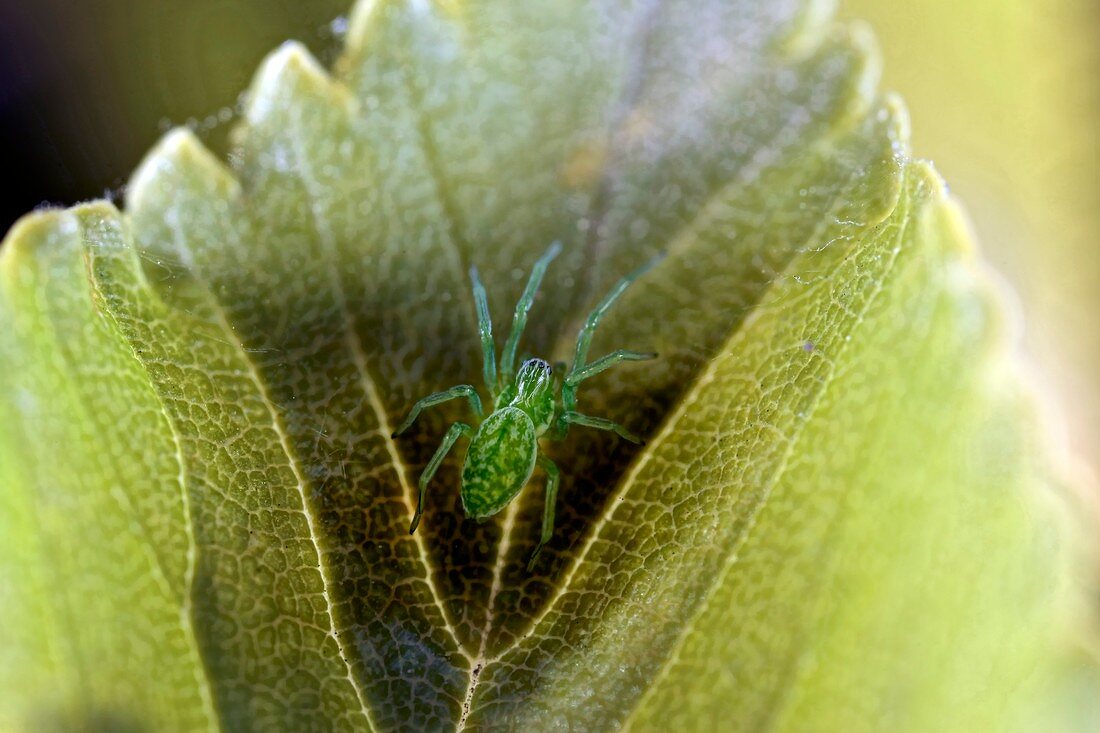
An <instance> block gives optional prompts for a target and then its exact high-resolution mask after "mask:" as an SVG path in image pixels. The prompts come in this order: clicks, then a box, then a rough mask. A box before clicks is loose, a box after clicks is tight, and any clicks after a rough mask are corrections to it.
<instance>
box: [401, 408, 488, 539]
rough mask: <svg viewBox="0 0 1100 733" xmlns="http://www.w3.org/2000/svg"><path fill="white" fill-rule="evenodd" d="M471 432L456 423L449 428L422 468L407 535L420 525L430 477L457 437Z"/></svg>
mask: <svg viewBox="0 0 1100 733" xmlns="http://www.w3.org/2000/svg"><path fill="white" fill-rule="evenodd" d="M472 432H473V428H471V427H470V426H469V425H467V424H465V423H460V422H456V423H455V424H454V425H452V426H451V429H450V430H448V431H447V434H446V435H445V436H443V442H442V443H440V445H439V448H437V449H436V451H435V455H433V456H432V460H430V461H428V465H427V466H426V467H425V468H424V473H422V474H420V493H419V494H418V496H417V499H416V513H415V514H414V515H413V519H412V524H410V525H409V534H412V533H413V532H415V531H416V526H417V525H418V524H420V515H421V514H422V513H423V512H424V492H425V490H426V489H427V488H428V483H429V482H431V480H432V477H433V476H435V472H436V471H438V470H439V465H440V464H441V463H443V459H444V458H446V457H447V454H448V453H450V451H451V448H453V447H454V444H455V442H456V441H457V440H458V439H459V437H461V436H463V435H465V436H467V437H469V435H470V433H472Z"/></svg>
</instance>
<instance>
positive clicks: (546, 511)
mask: <svg viewBox="0 0 1100 733" xmlns="http://www.w3.org/2000/svg"><path fill="white" fill-rule="evenodd" d="M535 462H536V463H537V464H538V466H539V468H541V469H542V470H543V471H545V472H546V501H545V503H544V504H543V509H542V535H541V536H540V537H539V543H538V545H537V546H536V547H535V551H534V552H532V553H531V559H530V560H528V561H527V572H531V571H532V570H533V569H534V567H535V560H537V559H538V557H539V553H540V552H542V548H543V547H545V546H546V543H547V542H549V541H550V538H551V537H553V536H554V505H555V504H556V503H557V500H558V482H559V481H560V479H561V471H559V470H558V467H557V466H556V465H554V462H553V461H551V460H550V459H549V458H546V457H544V456H541V455H540V456H539V457H538V458H537V459H535Z"/></svg>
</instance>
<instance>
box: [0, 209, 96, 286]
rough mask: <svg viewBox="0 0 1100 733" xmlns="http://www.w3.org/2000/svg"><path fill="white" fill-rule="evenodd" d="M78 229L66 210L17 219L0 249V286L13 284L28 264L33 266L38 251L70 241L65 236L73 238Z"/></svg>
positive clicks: (33, 213) (48, 211)
mask: <svg viewBox="0 0 1100 733" xmlns="http://www.w3.org/2000/svg"><path fill="white" fill-rule="evenodd" d="M79 229H80V225H79V223H78V222H77V220H76V218H75V217H74V216H73V215H72V213H71V212H70V211H69V210H67V209H52V208H51V209H42V210H39V211H35V212H32V213H30V214H27V215H25V216H23V217H21V218H20V219H19V220H18V221H16V222H15V224H14V225H13V226H12V228H11V230H10V231H9V232H8V234H7V236H5V237H4V241H3V243H2V245H0V282H14V281H15V280H16V278H19V277H21V274H20V273H21V272H22V271H23V270H24V268H26V267H27V266H28V263H30V266H32V267H33V266H34V264H33V263H34V262H35V260H36V259H37V258H38V254H39V251H40V250H41V249H43V248H45V247H51V246H57V242H59V241H60V242H66V241H68V240H69V239H70V238H71V237H69V236H65V235H75V234H76V233H77V232H78V231H79ZM59 235H60V236H59Z"/></svg>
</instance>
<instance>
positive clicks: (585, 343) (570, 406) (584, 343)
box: [561, 253, 664, 412]
mask: <svg viewBox="0 0 1100 733" xmlns="http://www.w3.org/2000/svg"><path fill="white" fill-rule="evenodd" d="M662 259H664V254H663V253H662V254H659V255H657V256H656V257H654V258H653V259H652V260H650V261H649V262H647V263H645V264H644V265H642V266H641V267H639V268H638V269H636V270H634V272H632V273H630V274H629V275H627V276H626V277H624V278H623V279H622V280H620V281H619V282H617V283H615V287H613V288H611V292H609V293H608V294H607V295H605V296H604V298H603V300H601V301H600V302H599V304H597V305H596V307H595V308H593V309H592V312H591V313H589V314H588V318H587V319H585V322H584V326H582V327H581V330H580V333H578V334H577V348H576V351H575V352H574V353H573V365H572V366H571V367H570V368H569V374H567V375H566V377H565V383H564V384H563V385H562V390H561V396H562V404H563V406H564V408H565V412H573V411H574V410H575V409H576V406H577V385H578V384H579V383H580V382H582V381H584V380H585V379H588V378H589V377H594V376H595V375H597V374H599V373H600V372H602V371H604V370H605V369H608V368H610V367H612V366H614V365H616V364H618V363H620V362H624V361H642V360H645V359H653V358H655V357H656V356H657V355H656V354H643V353H640V352H637V351H626V350H623V349H620V350H619V351H615V352H613V353H611V354H608V355H607V356H605V357H603V358H601V359H597V360H596V361H594V362H592V363H591V364H587V363H586V361H587V359H588V347H589V346H591V345H592V336H593V335H594V334H595V332H596V326H598V325H600V320H601V319H602V318H603V316H604V314H605V313H607V311H608V310H609V309H610V308H611V306H612V305H614V303H615V301H616V300H618V299H619V297H620V296H621V295H622V294H623V293H624V292H626V289H627V288H628V287H630V284H631V283H632V282H634V281H635V280H637V279H638V278H639V277H641V276H642V275H644V274H645V273H647V272H648V271H649V270H650V269H651V268H652V267H653V266H654V265H656V264H657V263H658V262H660V261H661V260H662Z"/></svg>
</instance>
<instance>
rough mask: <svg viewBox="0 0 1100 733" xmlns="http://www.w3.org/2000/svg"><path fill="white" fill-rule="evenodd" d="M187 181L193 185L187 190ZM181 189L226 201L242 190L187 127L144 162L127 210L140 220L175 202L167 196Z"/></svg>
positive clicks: (133, 182) (130, 191)
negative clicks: (225, 199) (203, 191)
mask: <svg viewBox="0 0 1100 733" xmlns="http://www.w3.org/2000/svg"><path fill="white" fill-rule="evenodd" d="M184 181H186V182H187V183H188V184H190V185H186V186H184V185H183V184H184ZM196 181H197V182H199V185H198V186H196V185H195V182H196ZM181 187H184V188H187V189H194V188H200V189H202V190H205V191H211V192H218V193H220V194H221V195H222V196H224V197H227V198H228V197H235V196H236V195H237V193H238V192H239V190H240V184H239V182H238V181H237V179H236V177H235V176H234V175H233V173H232V171H230V170H229V168H228V167H226V165H225V164H224V163H222V161H221V160H220V159H219V158H218V157H217V156H216V155H214V153H212V152H211V151H210V150H209V149H208V148H207V147H206V146H205V145H203V143H202V141H201V140H199V139H198V138H197V137H196V136H195V133H193V132H192V131H191V130H189V129H187V128H186V127H179V128H176V129H174V130H172V131H171V132H169V133H168V134H166V135H165V136H164V137H163V138H161V140H160V141H159V142H158V143H157V144H156V146H155V147H154V148H153V149H152V150H151V151H150V152H149V154H148V155H146V156H145V159H144V160H142V162H141V164H140V165H139V166H138V169H137V171H135V173H134V175H133V176H132V177H131V178H130V185H129V186H128V187H127V193H126V204H127V209H128V210H129V211H130V212H131V213H132V214H135V215H137V216H140V215H141V214H142V213H144V212H146V211H150V210H154V209H156V210H159V209H162V208H163V204H162V203H160V202H162V201H164V200H172V198H173V197H172V196H167V194H169V193H171V192H174V191H178V190H179V189H180V188H181Z"/></svg>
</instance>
